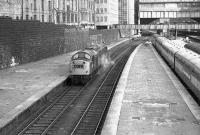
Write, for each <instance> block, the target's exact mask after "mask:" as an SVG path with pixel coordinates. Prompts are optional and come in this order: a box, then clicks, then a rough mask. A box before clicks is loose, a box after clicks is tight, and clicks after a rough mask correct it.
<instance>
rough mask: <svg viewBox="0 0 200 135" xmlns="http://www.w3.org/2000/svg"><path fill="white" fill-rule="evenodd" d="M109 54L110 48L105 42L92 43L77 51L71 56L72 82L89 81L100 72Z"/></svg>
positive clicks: (70, 77) (70, 76) (83, 82)
mask: <svg viewBox="0 0 200 135" xmlns="http://www.w3.org/2000/svg"><path fill="white" fill-rule="evenodd" d="M108 56H109V55H108V49H107V46H106V45H105V44H92V45H90V46H89V47H87V48H85V49H83V50H79V51H77V52H76V53H75V54H74V55H73V56H72V57H71V61H70V64H69V65H70V67H69V73H70V75H69V80H70V82H71V83H72V84H77V83H82V84H85V83H87V81H88V80H89V79H91V78H92V76H93V75H94V74H96V73H97V72H98V70H99V69H100V67H101V66H102V65H103V64H104V60H105V59H107V57H108Z"/></svg>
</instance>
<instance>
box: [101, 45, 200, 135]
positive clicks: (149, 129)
mask: <svg viewBox="0 0 200 135" xmlns="http://www.w3.org/2000/svg"><path fill="white" fill-rule="evenodd" d="M136 51H137V53H136V52H134V53H135V54H134V53H133V55H131V57H130V59H129V60H130V61H128V63H127V65H126V67H125V69H124V71H123V73H122V77H121V78H120V80H119V84H118V86H117V89H116V93H115V95H114V99H113V101H112V103H111V108H110V109H109V112H108V115H107V118H106V121H105V125H104V127H103V130H102V133H101V134H102V135H108V134H109V135H116V134H117V135H199V134H200V123H199V120H198V117H196V116H195V113H193V112H194V111H195V112H196V114H199V113H200V109H199V106H198V105H197V104H195V102H194V101H193V103H189V102H186V100H185V98H187V97H184V95H183V94H181V93H180V91H184V92H185V91H186V90H185V88H184V87H183V85H182V84H181V83H180V81H179V80H178V79H177V78H176V76H175V75H174V74H173V73H172V72H171V70H170V69H169V68H168V67H167V65H166V64H165V63H164V62H163V61H162V60H161V58H160V57H159V56H158V54H157V53H156V52H155V50H154V49H153V47H152V46H150V45H149V46H148V45H142V46H140V47H139V48H138V50H136ZM127 67H128V68H127ZM127 72H128V75H127ZM124 74H125V75H124ZM190 102H192V101H191V100H190ZM191 105H192V106H195V107H194V108H195V109H196V110H191V109H192V108H193V107H190V106H191ZM116 108H117V109H116ZM118 109H120V110H118Z"/></svg>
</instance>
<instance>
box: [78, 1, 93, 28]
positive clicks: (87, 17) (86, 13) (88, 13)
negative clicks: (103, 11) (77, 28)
mask: <svg viewBox="0 0 200 135" xmlns="http://www.w3.org/2000/svg"><path fill="white" fill-rule="evenodd" d="M78 14H79V19H78V21H79V25H82V26H88V25H90V26H94V23H95V0H79V11H78Z"/></svg>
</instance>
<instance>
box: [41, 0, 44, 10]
mask: <svg viewBox="0 0 200 135" xmlns="http://www.w3.org/2000/svg"><path fill="white" fill-rule="evenodd" d="M41 2H42V11H44V0H42V1H41Z"/></svg>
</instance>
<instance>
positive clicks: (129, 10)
mask: <svg viewBox="0 0 200 135" xmlns="http://www.w3.org/2000/svg"><path fill="white" fill-rule="evenodd" d="M118 3H119V24H135V17H134V16H135V1H134V0H118Z"/></svg>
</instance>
